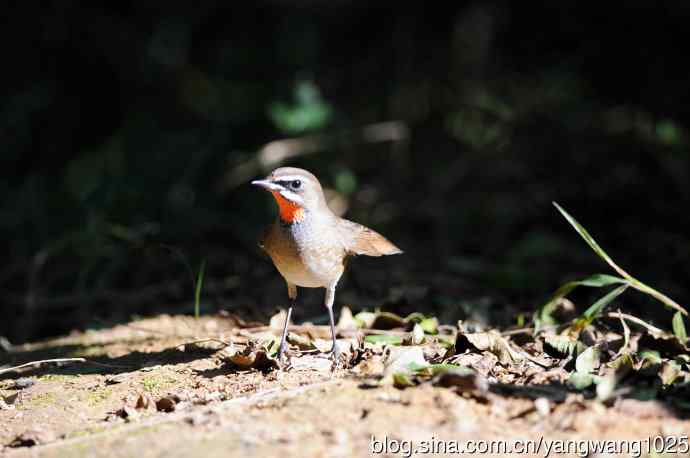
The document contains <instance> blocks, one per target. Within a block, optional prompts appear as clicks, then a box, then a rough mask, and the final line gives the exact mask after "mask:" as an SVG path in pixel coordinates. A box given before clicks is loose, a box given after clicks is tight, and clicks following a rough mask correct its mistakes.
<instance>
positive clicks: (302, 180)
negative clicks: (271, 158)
mask: <svg viewBox="0 0 690 458" xmlns="http://www.w3.org/2000/svg"><path fill="white" fill-rule="evenodd" d="M252 184H253V185H256V186H261V187H262V188H264V189H266V190H267V191H268V192H270V193H271V194H273V197H274V198H275V200H276V202H277V203H278V208H279V210H280V219H281V220H282V221H283V222H286V223H296V222H300V221H302V220H304V218H306V217H307V214H308V213H309V212H313V211H319V210H324V209H325V210H326V211H330V210H328V206H327V205H326V199H325V198H324V196H323V189H322V188H321V184H320V183H319V180H318V179H317V178H316V177H315V176H314V175H312V174H311V173H309V172H307V171H306V170H304V169H298V168H295V167H281V168H279V169H275V170H274V171H273V172H271V173H270V174H269V175H268V176H267V177H266V178H264V179H263V180H255V181H252Z"/></svg>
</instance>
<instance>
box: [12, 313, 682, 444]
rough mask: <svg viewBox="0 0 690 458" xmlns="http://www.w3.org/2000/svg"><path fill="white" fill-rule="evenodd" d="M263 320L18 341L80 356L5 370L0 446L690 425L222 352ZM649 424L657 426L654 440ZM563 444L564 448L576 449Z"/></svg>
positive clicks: (31, 350) (655, 414) (634, 431)
mask: <svg viewBox="0 0 690 458" xmlns="http://www.w3.org/2000/svg"><path fill="white" fill-rule="evenodd" d="M314 329H316V331H314V332H316V333H317V334H319V333H323V331H325V329H322V328H320V327H314ZM261 332H266V333H269V334H275V330H274V329H272V328H261V329H260V328H247V327H246V325H244V324H242V323H239V322H238V320H237V319H235V318H233V317H230V316H214V317H204V318H202V319H200V320H198V321H196V320H194V319H193V318H190V317H182V316H178V317H170V316H160V317H157V318H151V319H146V320H139V321H135V322H132V323H129V324H126V325H119V326H115V327H113V328H110V329H102V330H98V331H88V332H84V333H75V334H74V335H71V336H68V337H64V338H60V339H55V340H51V341H47V342H41V343H36V344H30V345H25V346H21V347H18V348H13V349H12V350H11V351H10V352H9V353H8V355H9V358H8V359H9V361H5V360H6V358H5V356H6V355H5V356H3V355H2V354H0V356H2V359H3V361H2V364H3V365H18V364H22V363H25V362H29V361H36V360H42V359H48V358H85V359H86V360H87V361H86V362H76V363H65V364H63V365H56V364H44V365H41V366H39V367H28V368H24V369H20V370H18V371H13V372H6V373H3V374H1V375H0V399H1V400H2V402H0V455H2V456H8V457H25V456H46V457H63V456H65V457H66V456H70V457H72V456H89V457H91V456H96V457H98V456H104V457H105V456H108V457H111V456H142V457H155V456H166V457H176V456H203V457H214V456H223V457H227V456H281V457H288V456H298V457H309V456H314V457H321V456H333V457H340V456H342V457H348V456H369V455H371V454H377V453H378V452H383V453H382V455H385V456H409V455H410V454H412V453H411V452H412V448H411V447H413V446H416V447H421V446H425V447H427V449H431V451H441V452H442V451H443V448H442V447H443V446H445V447H448V448H447V449H446V452H447V453H446V454H448V455H452V454H453V451H454V449H453V447H454V445H453V444H454V442H453V441H456V443H463V442H462V441H468V440H472V441H480V440H486V441H491V440H508V441H511V440H512V441H518V440H527V439H533V440H535V441H538V440H540V438H543V442H542V444H541V448H540V449H539V450H534V449H532V450H531V452H532V453H529V454H526V455H535V456H546V451H545V449H544V447H545V446H546V445H545V442H547V441H557V440H566V439H572V440H575V441H583V440H593V439H600V440H606V441H614V440H640V441H644V440H648V441H649V443H650V444H651V446H650V447H649V448H648V449H646V448H645V447H646V446H645V444H644V443H642V444H641V447H642V449H641V450H640V452H641V455H642V456H659V455H660V454H658V453H657V454H654V453H648V452H650V451H652V452H653V450H654V447H655V444H656V445H657V446H658V445H659V441H660V440H666V441H667V442H668V441H669V438H674V437H680V436H683V435H685V436H687V435H688V434H689V433H690V421H688V420H683V419H681V418H678V417H677V416H676V415H674V413H673V412H671V411H670V410H669V409H668V408H667V407H665V406H664V405H662V404H659V403H657V402H655V401H639V400H634V399H624V400H620V399H619V400H617V401H616V402H613V403H602V402H599V401H596V400H594V399H592V400H587V399H585V397H584V396H583V395H582V394H579V393H574V392H571V393H568V394H567V396H566V397H565V398H557V397H554V398H549V396H540V397H536V398H535V397H534V396H524V397H520V396H515V395H510V396H506V395H500V394H494V393H488V394H485V395H476V394H472V393H471V392H468V391H466V390H458V389H457V387H455V388H453V387H451V388H445V387H442V386H433V385H432V384H431V383H422V384H419V385H417V386H413V387H409V388H405V389H401V388H396V387H395V386H394V385H393V384H392V383H382V382H381V381H379V382H378V383H372V382H371V377H368V376H366V372H367V371H363V370H362V366H363V365H369V366H371V365H372V364H375V363H374V362H372V361H374V360H367V359H366V358H360V359H359V361H355V364H354V367H344V368H339V369H337V370H335V371H332V370H331V365H330V361H329V360H328V359H327V358H325V357H323V356H322V355H320V354H318V352H315V351H304V352H301V353H299V352H297V351H296V350H294V351H293V354H292V364H291V367H289V368H287V369H286V370H274V369H270V368H269V369H265V370H263V371H262V370H257V369H248V370H242V369H239V368H238V367H237V366H236V365H233V364H232V363H230V362H229V359H228V358H229V356H228V355H230V354H231V353H234V352H236V351H237V349H238V348H241V347H242V346H243V345H245V344H246V343H247V341H248V339H249V338H250V337H249V336H251V335H252V334H256V333H261ZM326 335H327V334H326ZM204 339H213V340H204ZM222 342H226V343H229V342H232V343H233V346H232V347H227V346H226V345H224V344H222ZM345 366H347V364H346V365H345ZM657 436H658V437H661V436H663V438H665V439H663V438H662V439H656V443H655V442H654V441H655V438H656V437H657ZM397 441H411V442H409V443H408V442H403V443H402V445H401V443H399V442H397ZM443 441H445V442H443ZM385 444H387V446H388V448H387V449H386V447H385ZM464 444H465V445H467V443H464ZM486 444H489V442H487V443H486ZM513 444H514V442H513ZM535 444H536V443H535ZM573 444H574V445H573ZM407 445H409V446H410V448H407ZM551 445H552V447H554V446H556V445H557V444H556V443H555V442H554V443H551ZM566 445H567V444H566ZM678 445H679V444H676V448H677V449H678V450H682V447H680V448H678ZM475 446H479V447H483V446H488V445H479V444H477V443H475ZM492 446H494V447H499V445H497V444H493V445H492ZM507 446H510V443H508V445H507ZM535 446H536V445H535ZM569 446H570V447H571V449H570V450H569V451H570V452H571V453H565V454H563V455H562V456H575V455H577V454H578V452H580V451H581V450H582V449H581V448H580V449H578V448H573V447H577V446H578V444H577V443H576V442H571V443H570V445H569ZM433 447H435V448H433ZM580 447H581V446H580ZM657 450H659V448H658V447H657ZM418 451H420V453H418V455H420V456H421V455H422V453H421V452H423V451H424V450H421V449H418ZM479 451H481V449H480V450H479ZM501 451H502V450H500V449H496V450H494V451H493V453H492V452H491V450H488V452H489V453H488V455H495V456H497V455H503V454H505V455H507V453H500V452H501ZM609 451H610V449H609ZM448 452H449V453H448ZM633 452H634V450H633ZM633 454H634V453H633ZM438 455H439V456H441V455H445V454H444V453H439V454H438ZM611 455H615V454H608V455H606V454H604V453H599V454H597V453H590V456H611ZM623 455H625V456H630V455H631V454H630V453H626V454H623ZM686 455H687V454H686ZM551 456H561V455H560V454H558V453H554V451H552V453H551ZM668 456H677V455H674V454H669V455H668Z"/></svg>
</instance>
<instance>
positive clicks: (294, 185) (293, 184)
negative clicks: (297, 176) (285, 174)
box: [290, 180, 302, 189]
mask: <svg viewBox="0 0 690 458" xmlns="http://www.w3.org/2000/svg"><path fill="white" fill-rule="evenodd" d="M290 186H291V187H292V189H299V188H301V187H302V182H301V181H300V180H293V181H292V182H291V183H290Z"/></svg>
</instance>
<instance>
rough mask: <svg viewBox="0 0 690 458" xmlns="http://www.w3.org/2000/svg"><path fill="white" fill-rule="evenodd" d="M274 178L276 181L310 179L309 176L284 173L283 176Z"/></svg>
mask: <svg viewBox="0 0 690 458" xmlns="http://www.w3.org/2000/svg"><path fill="white" fill-rule="evenodd" d="M275 179H276V181H294V180H302V181H310V180H309V178H307V177H303V176H300V175H285V176H279V177H276V178H275Z"/></svg>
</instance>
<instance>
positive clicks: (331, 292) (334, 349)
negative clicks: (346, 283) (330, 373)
mask: <svg viewBox="0 0 690 458" xmlns="http://www.w3.org/2000/svg"><path fill="white" fill-rule="evenodd" d="M334 300H335V285H333V286H331V287H329V288H328V289H326V301H325V302H326V308H327V309H328V320H329V322H330V325H331V341H332V342H333V345H332V346H331V356H333V361H334V362H335V363H336V364H337V363H338V360H339V359H340V353H339V352H338V344H337V343H336V339H335V320H334V318H333V302H334Z"/></svg>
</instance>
